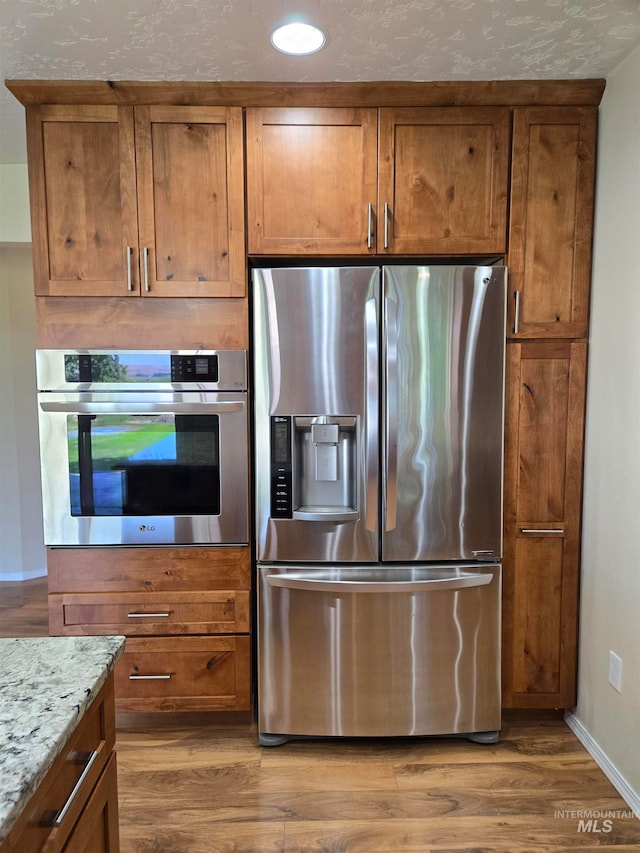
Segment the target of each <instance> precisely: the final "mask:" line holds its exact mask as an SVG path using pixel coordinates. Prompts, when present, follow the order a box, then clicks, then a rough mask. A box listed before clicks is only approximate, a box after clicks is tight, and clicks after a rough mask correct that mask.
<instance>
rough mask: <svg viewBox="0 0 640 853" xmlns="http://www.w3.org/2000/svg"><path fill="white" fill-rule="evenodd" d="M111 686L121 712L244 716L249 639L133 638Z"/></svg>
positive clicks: (248, 677)
mask: <svg viewBox="0 0 640 853" xmlns="http://www.w3.org/2000/svg"><path fill="white" fill-rule="evenodd" d="M115 681H116V695H117V697H118V710H121V711H140V712H145V711H213V710H219V711H246V710H249V708H250V641H249V637H247V636H244V637H211V636H206V637H175V638H172V637H150V638H145V639H142V638H138V637H136V638H132V639H130V640H127V647H126V649H125V653H124V655H123V656H122V658H121V659H120V660H119V661H118V663H117V664H116V672H115Z"/></svg>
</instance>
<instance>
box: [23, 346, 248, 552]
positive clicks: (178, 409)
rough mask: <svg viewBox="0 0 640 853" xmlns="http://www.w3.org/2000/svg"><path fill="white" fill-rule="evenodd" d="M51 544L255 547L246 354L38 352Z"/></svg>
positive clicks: (46, 520) (45, 504) (46, 526)
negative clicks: (250, 507)
mask: <svg viewBox="0 0 640 853" xmlns="http://www.w3.org/2000/svg"><path fill="white" fill-rule="evenodd" d="M36 372H37V382H38V417H39V429H40V454H41V471H42V491H43V508H44V531H45V544H47V545H112V544H113V545H163V544H167V545H169V544H244V543H247V542H248V444H247V370H246V352H244V351H242V350H233V351H212V350H209V351H204V350H200V351H184V350H179V351H178V350H173V351H169V350H167V351H163V352H159V351H148V350H128V351H122V350H100V351H94V350H38V351H37V353H36Z"/></svg>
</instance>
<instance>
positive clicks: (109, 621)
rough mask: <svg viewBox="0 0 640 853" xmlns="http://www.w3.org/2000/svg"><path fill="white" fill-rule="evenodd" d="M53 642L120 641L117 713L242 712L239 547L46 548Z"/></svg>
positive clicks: (245, 554) (247, 681) (247, 621)
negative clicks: (78, 638)
mask: <svg viewBox="0 0 640 853" xmlns="http://www.w3.org/2000/svg"><path fill="white" fill-rule="evenodd" d="M47 567H48V574H49V628H50V633H51V634H53V635H93V634H123V635H125V636H126V637H127V638H128V640H127V646H126V649H125V652H124V654H123V656H122V658H121V659H120V660H119V661H118V663H117V664H116V675H115V680H116V706H117V709H118V711H144V712H147V711H214V710H215V711H217V710H225V711H247V710H249V709H250V707H251V689H250V686H251V672H250V660H251V653H250V638H249V634H250V627H251V618H250V602H249V595H250V593H249V590H250V577H251V571H250V556H249V549H248V548H246V547H244V548H243V547H233V548H215V547H211V548H208V547H196V546H194V547H167V548H125V547H123V548H120V547H111V548H90V549H85V548H49V550H48V554H47Z"/></svg>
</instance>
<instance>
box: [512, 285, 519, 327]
mask: <svg viewBox="0 0 640 853" xmlns="http://www.w3.org/2000/svg"><path fill="white" fill-rule="evenodd" d="M515 300H516V307H515V312H514V318H513V334H514V335H517V334H518V332H519V331H520V291H519V290H516V292H515Z"/></svg>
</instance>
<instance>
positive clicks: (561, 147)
mask: <svg viewBox="0 0 640 853" xmlns="http://www.w3.org/2000/svg"><path fill="white" fill-rule="evenodd" d="M596 123H597V107H530V108H522V109H516V110H515V111H514V125H513V163H512V177H511V212H510V237H509V258H508V266H509V286H510V300H509V321H508V332H509V334H510V335H511V336H513V337H517V338H551V337H553V338H582V337H586V335H587V329H588V320H589V289H590V281H591V236H592V225H593V205H594V182H595V149H596Z"/></svg>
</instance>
